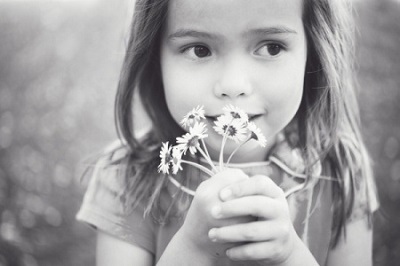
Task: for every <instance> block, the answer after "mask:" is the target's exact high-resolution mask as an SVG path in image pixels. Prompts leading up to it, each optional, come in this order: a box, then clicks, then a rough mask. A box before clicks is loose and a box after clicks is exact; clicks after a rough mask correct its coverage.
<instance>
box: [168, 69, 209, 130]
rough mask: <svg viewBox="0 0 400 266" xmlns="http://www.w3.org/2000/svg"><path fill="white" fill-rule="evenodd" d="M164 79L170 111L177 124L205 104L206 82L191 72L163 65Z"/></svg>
mask: <svg viewBox="0 0 400 266" xmlns="http://www.w3.org/2000/svg"><path fill="white" fill-rule="evenodd" d="M162 79H163V85H164V93H165V99H166V102H167V106H168V109H169V111H170V113H171V115H172V117H173V118H174V119H175V121H176V122H178V123H179V122H180V121H181V119H182V118H183V116H184V115H186V114H187V113H188V112H189V111H190V110H192V109H193V108H194V107H196V106H197V105H200V104H204V102H203V99H204V97H201V95H202V94H203V95H204V87H205V86H206V85H205V84H204V81H203V82H202V81H201V80H200V79H199V78H197V77H196V76H195V75H193V72H192V71H191V70H187V69H183V68H182V67H180V66H179V64H173V63H169V64H168V61H165V62H163V63H162Z"/></svg>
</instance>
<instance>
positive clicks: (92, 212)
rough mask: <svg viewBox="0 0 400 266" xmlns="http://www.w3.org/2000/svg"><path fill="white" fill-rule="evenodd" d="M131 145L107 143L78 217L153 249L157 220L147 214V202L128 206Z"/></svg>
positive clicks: (150, 249) (103, 230)
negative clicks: (128, 158)
mask: <svg viewBox="0 0 400 266" xmlns="http://www.w3.org/2000/svg"><path fill="white" fill-rule="evenodd" d="M129 155H130V151H129V149H128V148H127V147H126V146H125V145H124V144H123V143H121V142H118V141H117V142H113V143H112V144H111V145H109V146H107V147H106V148H105V149H104V150H103V152H102V154H101V155H100V156H99V158H98V159H97V162H96V164H95V166H94V167H93V172H92V174H91V176H90V181H89V183H88V185H87V189H86V192H85V194H84V198H83V201H82V205H81V207H80V209H79V211H78V213H77V215H76V218H77V220H78V221H81V222H84V223H86V224H88V225H90V226H92V227H93V228H95V229H97V230H99V231H102V232H105V233H107V234H108V235H110V236H113V237H116V239H120V240H122V241H124V242H127V243H130V244H133V245H135V246H138V247H141V248H143V249H145V250H147V251H148V252H150V253H153V252H154V250H155V246H154V245H155V244H154V241H153V234H154V231H155V228H156V227H157V224H156V223H154V221H153V220H152V219H151V217H144V210H145V208H144V204H142V202H137V204H136V205H135V207H134V208H128V204H127V203H128V202H129V201H130V199H129V197H130V194H129V193H127V191H128V188H129V186H128V181H127V175H126V168H127V161H126V160H125V159H126V158H127V157H129Z"/></svg>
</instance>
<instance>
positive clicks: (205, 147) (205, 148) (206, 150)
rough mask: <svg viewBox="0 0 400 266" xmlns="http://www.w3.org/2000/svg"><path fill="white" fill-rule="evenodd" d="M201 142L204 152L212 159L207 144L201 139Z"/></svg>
mask: <svg viewBox="0 0 400 266" xmlns="http://www.w3.org/2000/svg"><path fill="white" fill-rule="evenodd" d="M200 141H201V144H203V147H204V151H205V153H206V155H207V157H208V158H211V157H210V154H209V153H208V149H207V146H206V143H205V142H204V139H200Z"/></svg>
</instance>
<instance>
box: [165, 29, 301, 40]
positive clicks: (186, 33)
mask: <svg viewBox="0 0 400 266" xmlns="http://www.w3.org/2000/svg"><path fill="white" fill-rule="evenodd" d="M273 34H297V32H296V31H295V30H293V29H291V28H288V27H285V26H276V27H267V28H256V29H250V30H248V31H246V32H244V34H243V35H244V36H251V35H273ZM185 37H186V38H190V37H193V38H207V39H217V38H220V37H219V35H218V34H215V33H211V32H205V31H198V30H192V29H179V30H177V31H176V32H174V33H171V34H169V35H168V37H167V39H168V40H173V39H178V38H185Z"/></svg>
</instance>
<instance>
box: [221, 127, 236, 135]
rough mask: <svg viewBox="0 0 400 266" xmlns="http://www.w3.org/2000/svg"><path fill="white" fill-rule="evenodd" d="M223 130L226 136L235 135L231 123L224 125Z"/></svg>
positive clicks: (234, 129)
mask: <svg viewBox="0 0 400 266" xmlns="http://www.w3.org/2000/svg"><path fill="white" fill-rule="evenodd" d="M222 129H223V130H224V132H226V134H227V135H228V136H231V137H233V136H236V133H237V129H236V128H235V127H233V126H231V125H224V127H223V128H222Z"/></svg>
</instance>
